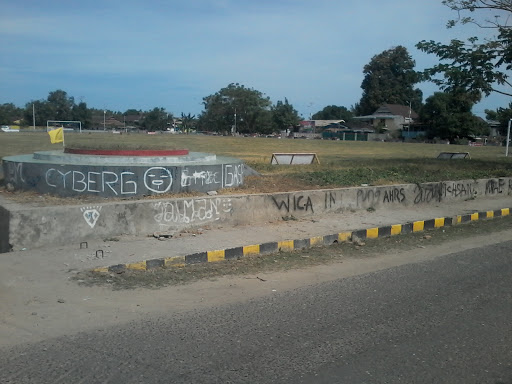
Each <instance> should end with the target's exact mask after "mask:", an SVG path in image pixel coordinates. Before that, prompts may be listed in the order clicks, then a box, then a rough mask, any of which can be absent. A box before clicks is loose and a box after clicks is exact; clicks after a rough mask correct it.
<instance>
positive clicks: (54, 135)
mask: <svg viewBox="0 0 512 384" xmlns="http://www.w3.org/2000/svg"><path fill="white" fill-rule="evenodd" d="M48 134H49V135H50V141H51V142H52V144H55V143H62V142H64V128H57V129H52V130H51V131H48Z"/></svg>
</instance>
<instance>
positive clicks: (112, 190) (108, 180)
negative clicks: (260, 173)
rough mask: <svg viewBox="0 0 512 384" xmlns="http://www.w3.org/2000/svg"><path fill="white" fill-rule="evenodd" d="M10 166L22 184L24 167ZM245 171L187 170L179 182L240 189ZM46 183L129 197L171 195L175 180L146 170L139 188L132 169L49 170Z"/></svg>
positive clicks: (165, 171) (159, 170) (166, 172)
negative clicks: (152, 194) (145, 194)
mask: <svg viewBox="0 0 512 384" xmlns="http://www.w3.org/2000/svg"><path fill="white" fill-rule="evenodd" d="M9 167H10V168H9V170H10V171H9V172H10V174H12V177H11V178H12V179H13V180H20V181H23V179H22V175H21V167H22V164H21V163H19V164H16V163H10V164H9ZM243 172H244V168H243V164H224V165H222V168H221V169H220V171H210V170H194V171H190V170H189V169H187V168H184V169H183V170H182V173H181V180H180V181H179V182H180V185H181V187H189V186H205V185H212V186H213V185H216V186H217V187H228V188H230V187H238V186H240V185H241V184H242V183H243ZM221 173H222V175H221ZM45 182H46V185H47V186H48V187H50V188H55V189H63V190H71V191H73V192H75V193H107V194H111V195H114V196H126V195H137V194H138V193H141V192H142V193H144V192H145V191H149V192H152V193H154V194H162V193H166V192H169V191H170V190H171V188H172V186H173V183H174V179H173V173H172V169H171V168H166V167H151V168H149V169H147V170H146V171H145V172H144V176H143V178H142V185H140V184H141V182H140V180H139V177H138V176H137V175H136V174H135V173H134V172H131V171H129V170H126V171H121V172H115V171H107V170H105V171H88V172H87V171H83V170H66V171H62V170H60V169H57V168H50V169H48V170H47V171H46V173H45ZM215 189H217V188H215ZM141 190H142V191H141Z"/></svg>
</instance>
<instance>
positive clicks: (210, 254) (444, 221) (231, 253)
mask: <svg viewBox="0 0 512 384" xmlns="http://www.w3.org/2000/svg"><path fill="white" fill-rule="evenodd" d="M508 215H510V208H503V209H497V210H494V211H485V212H475V213H472V214H466V215H459V216H455V217H441V218H435V219H429V220H419V221H413V222H409V223H406V224H396V225H387V226H384V227H376V228H367V229H361V230H357V231H352V232H340V233H335V234H332V235H325V236H317V237H311V238H308V239H299V240H285V241H273V242H268V243H262V244H254V245H246V246H242V247H235V248H228V249H219V250H214V251H205V252H199V253H193V254H190V255H186V256H175V257H166V258H159V259H151V260H144V261H140V262H137V263H127V264H117V265H111V266H109V267H100V268H95V269H93V272H122V271H124V270H127V269H128V270H141V271H146V270H151V269H156V268H172V267H184V266H186V265H190V264H199V263H212V262H217V261H223V260H233V259H240V258H242V257H244V256H249V255H264V254H272V253H276V252H279V251H284V252H286V251H293V250H299V249H304V248H309V247H314V246H327V245H332V244H335V243H341V242H346V241H351V240H352V239H353V238H355V237H357V238H359V239H376V238H379V237H389V236H395V235H400V234H408V233H413V232H421V231H424V230H429V229H436V228H442V227H446V226H452V225H457V224H464V223H469V222H472V221H477V220H480V219H492V218H494V217H501V216H508Z"/></svg>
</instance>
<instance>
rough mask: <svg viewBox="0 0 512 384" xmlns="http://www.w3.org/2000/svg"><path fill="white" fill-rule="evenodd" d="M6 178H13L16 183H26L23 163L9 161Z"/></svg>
mask: <svg viewBox="0 0 512 384" xmlns="http://www.w3.org/2000/svg"><path fill="white" fill-rule="evenodd" d="M6 179H7V180H11V181H12V182H14V183H15V184H18V183H25V180H24V179H23V163H13V162H10V161H9V162H7V174H6Z"/></svg>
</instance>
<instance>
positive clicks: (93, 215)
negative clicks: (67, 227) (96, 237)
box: [80, 206, 101, 228]
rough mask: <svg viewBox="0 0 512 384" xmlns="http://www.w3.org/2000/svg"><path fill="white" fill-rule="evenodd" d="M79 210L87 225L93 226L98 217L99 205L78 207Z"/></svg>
mask: <svg viewBox="0 0 512 384" xmlns="http://www.w3.org/2000/svg"><path fill="white" fill-rule="evenodd" d="M80 211H81V212H82V217H83V218H84V220H85V222H86V223H87V224H88V225H89V227H91V228H94V226H95V225H96V222H97V221H98V219H99V218H100V211H101V206H96V207H82V208H80Z"/></svg>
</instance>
